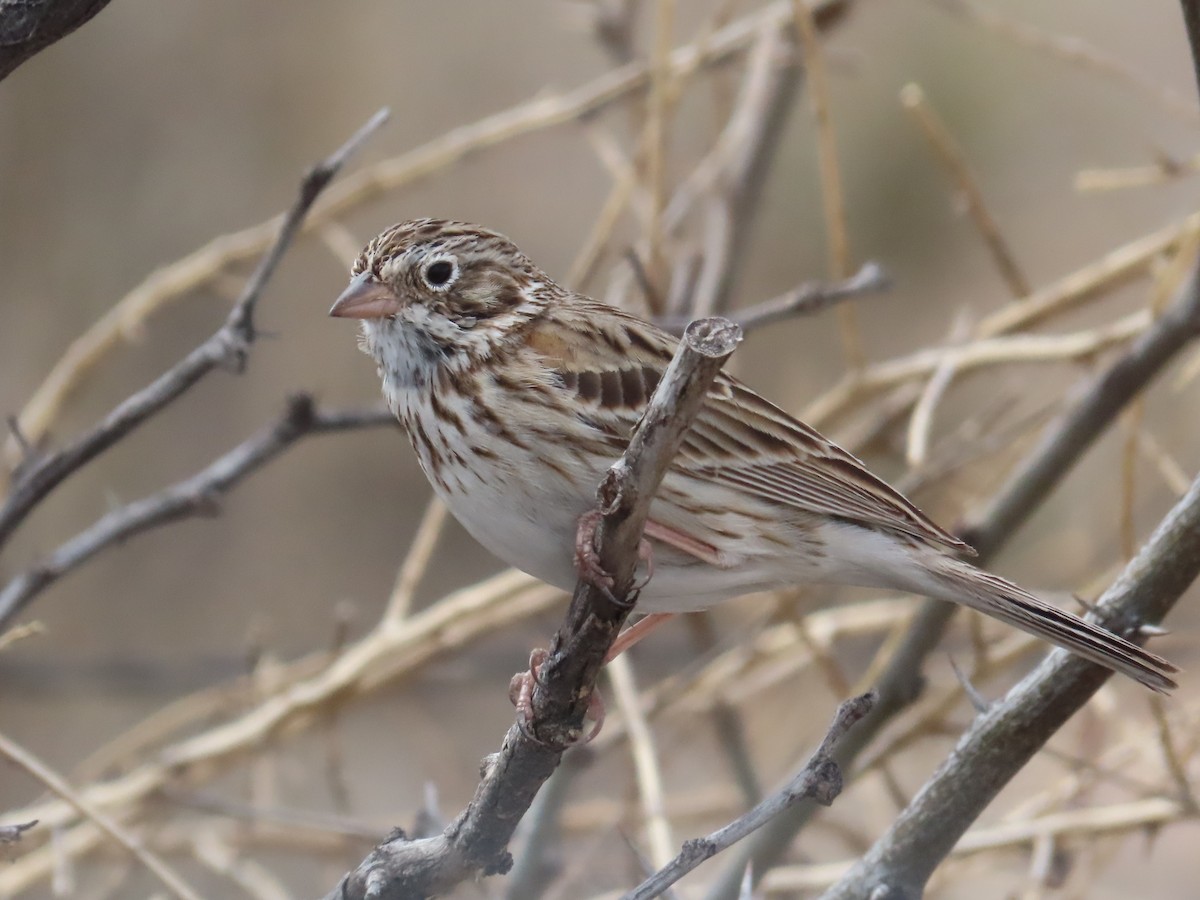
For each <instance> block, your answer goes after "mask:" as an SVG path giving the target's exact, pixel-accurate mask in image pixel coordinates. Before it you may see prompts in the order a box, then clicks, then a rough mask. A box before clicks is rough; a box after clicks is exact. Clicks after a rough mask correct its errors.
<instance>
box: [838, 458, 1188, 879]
mask: <svg viewBox="0 0 1200 900" xmlns="http://www.w3.org/2000/svg"><path fill="white" fill-rule="evenodd" d="M1198 575H1200V479H1197V480H1196V481H1195V483H1194V484H1193V485H1192V487H1191V489H1190V490H1189V491H1188V493H1187V495H1186V496H1185V497H1184V498H1183V499H1182V500H1181V501H1180V502H1179V503H1177V504H1176V505H1175V507H1174V508H1173V509H1172V510H1171V512H1170V513H1168V515H1167V517H1166V518H1165V519H1164V520H1163V521H1162V523H1161V524H1160V525H1159V527H1158V528H1157V529H1156V530H1155V533H1154V534H1153V536H1151V538H1150V540H1149V541H1147V542H1146V544H1145V546H1144V547H1143V548H1142V549H1141V551H1140V552H1139V553H1138V555H1137V556H1136V557H1135V558H1134V559H1133V561H1132V562H1130V564H1129V565H1128V566H1127V567H1126V568H1125V571H1124V572H1123V573H1122V574H1121V577H1120V578H1118V579H1117V581H1116V582H1115V583H1114V584H1113V585H1112V587H1110V588H1109V589H1108V590H1107V591H1105V593H1104V596H1103V598H1101V600H1100V602H1099V603H1098V604H1097V606H1096V609H1097V612H1099V614H1100V620H1101V621H1102V622H1103V623H1104V625H1105V627H1107V628H1110V629H1112V630H1114V631H1116V632H1117V633H1118V634H1121V633H1128V632H1130V631H1131V630H1134V629H1136V628H1137V626H1138V625H1140V624H1141V623H1143V622H1159V621H1161V620H1162V618H1163V616H1164V615H1166V613H1167V612H1168V611H1169V610H1170V609H1171V608H1172V607H1173V606H1174V605H1175V603H1176V602H1177V601H1178V600H1179V597H1180V596H1181V595H1182V594H1183V592H1184V591H1185V590H1187V588H1188V587H1189V586H1190V585H1191V583H1192V582H1193V581H1194V580H1195V579H1196V577H1197V576H1198ZM1111 674H1112V673H1111V672H1109V671H1108V670H1106V669H1104V668H1102V667H1100V666H1097V665H1095V664H1094V663H1090V662H1087V661H1086V660H1083V659H1080V658H1079V657H1076V656H1072V655H1070V654H1069V653H1067V652H1066V651H1063V650H1054V651H1053V652H1051V654H1050V655H1049V656H1048V657H1046V659H1045V660H1044V661H1043V662H1042V664H1041V665H1039V666H1038V667H1037V669H1035V670H1034V671H1033V672H1032V673H1030V675H1029V676H1028V677H1027V678H1025V680H1024V681H1022V682H1021V683H1020V684H1018V685H1017V686H1016V687H1015V688H1013V690H1012V691H1010V692H1009V694H1008V695H1007V696H1006V697H1005V698H1004V699H1003V700H1002V701H999V702H997V703H994V704H993V705H992V706H991V707H990V708H989V709H988V711H987V712H986V713H984V714H983V715H981V716H979V717H978V718H977V719H976V720H975V723H974V724H973V725H972V726H971V728H970V730H969V731H968V732H967V733H966V735H964V736H963V738H962V740H960V741H959V743H958V746H957V747H956V748H955V749H954V752H953V753H952V754H951V755H950V757H949V758H948V759H947V760H946V762H945V763H943V765H942V766H941V767H940V768H939V769H938V771H937V772H936V773H935V774H934V775H933V777H932V778H931V779H930V780H929V781H928V782H927V783H926V784H925V786H924V787H923V788H922V789H921V791H920V792H918V794H917V796H916V797H914V798H913V801H912V802H911V803H910V804H909V805H908V807H907V808H906V809H905V810H904V811H903V812H902V813H901V814H900V816H899V817H898V818H897V819H896V820H895V821H894V822H893V823H892V825H891V827H890V828H889V829H888V831H887V832H886V833H885V834H884V835H883V836H882V837H881V838H880V839H879V840H878V841H877V842H876V843H875V845H874V846H873V847H872V848H871V850H870V851H869V852H868V853H867V854H866V855H865V856H864V857H863V858H862V859H861V860H860V861H859V862H858V863H857V864H855V866H854V867H853V868H852V869H851V870H850V871H849V872H848V873H847V874H846V875H845V877H844V878H842V879H841V880H840V881H839V882H838V883H837V884H836V885H834V887H833V888H832V889H831V890H830V891H829V892H827V893H826V894H825V895H824V896H825V898H826V900H858V898H861V897H872V898H879V900H890V898H895V900H902V898H914V900H915V898H919V897H921V896H922V894H923V890H924V885H925V882H926V881H927V880H928V878H929V876H930V874H932V872H933V870H934V868H936V866H937V865H938V864H939V863H940V862H941V861H942V859H943V858H944V857H945V856H946V855H947V854H948V853H949V852H950V850H951V848H953V846H954V844H955V842H957V841H958V839H959V838H960V837H961V836H962V834H963V833H964V832H965V831H966V830H967V828H968V827H969V826H970V824H971V823H972V822H973V821H975V819H976V818H977V817H978V815H979V814H980V813H981V812H982V811H983V809H984V808H985V807H986V806H987V804H988V803H990V802H991V800H992V798H993V797H995V795H996V794H997V793H999V791H1000V789H1001V788H1002V787H1003V786H1004V785H1005V784H1007V783H1008V781H1009V780H1010V779H1011V778H1012V777H1013V776H1014V775H1016V773H1017V772H1019V771H1020V770H1021V769H1022V768H1023V767H1024V765H1025V764H1026V763H1027V762H1028V761H1029V760H1030V758H1032V756H1033V755H1034V754H1035V753H1036V752H1037V751H1038V750H1039V749H1040V748H1041V746H1042V745H1043V744H1044V743H1045V742H1046V741H1047V740H1049V738H1050V737H1051V736H1052V735H1053V734H1054V733H1055V732H1056V731H1057V730H1058V729H1059V728H1060V727H1062V725H1063V724H1064V723H1065V722H1066V721H1067V720H1068V719H1069V718H1070V717H1071V716H1072V715H1074V713H1075V712H1076V711H1077V710H1078V709H1079V708H1080V707H1082V706H1083V705H1084V704H1085V703H1086V702H1087V701H1088V700H1089V699H1090V698H1091V696H1092V695H1093V694H1094V693H1095V692H1096V691H1097V690H1099V688H1100V686H1101V685H1103V684H1104V682H1105V681H1107V680H1108V678H1109V676H1110V675H1111Z"/></svg>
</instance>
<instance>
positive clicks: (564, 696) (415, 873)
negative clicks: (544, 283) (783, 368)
mask: <svg viewBox="0 0 1200 900" xmlns="http://www.w3.org/2000/svg"><path fill="white" fill-rule="evenodd" d="M740 339H741V330H740V329H739V328H738V327H737V326H736V325H734V324H733V323H732V322H728V321H726V320H724V319H702V320H700V321H698V322H695V323H693V325H692V326H691V327H689V329H688V330H687V332H686V333H685V334H684V338H683V341H682V342H681V343H680V345H679V349H678V350H677V352H676V354H675V358H674V359H673V360H672V361H671V365H670V368H668V369H667V372H666V374H665V375H664V376H663V379H662V382H661V383H660V384H659V385H658V388H657V389H656V390H655V392H654V396H653V397H652V398H651V399H650V403H649V405H648V406H647V408H646V413H645V415H644V416H643V417H642V420H641V421H640V422H639V423H638V426H637V428H636V429H635V430H634V433H633V437H632V438H631V439H630V443H629V447H628V449H627V450H626V451H625V453H624V454H623V455H622V457H621V459H620V460H618V461H617V462H616V463H615V464H614V465H613V466H612V468H610V469H609V471H608V474H607V476H606V477H605V479H604V482H603V483H602V484H601V486H600V490H599V491H598V497H599V500H600V508H601V512H602V513H603V519H602V520H601V523H600V525H599V527H598V528H597V530H596V551H597V553H598V554H599V557H600V564H601V566H602V567H603V568H604V570H605V571H607V572H609V573H610V574H611V575H612V576H613V580H614V588H613V590H612V591H611V592H609V591H605V590H603V589H601V588H597V587H595V586H593V585H592V584H590V583H589V582H586V581H582V580H581V581H580V582H579V584H578V585H577V586H576V588H575V594H574V596H573V597H572V598H571V605H570V608H569V609H568V611H567V615H566V618H565V620H564V622H563V624H562V626H561V627H560V628H559V630H558V632H557V633H556V634H555V635H554V640H553V641H552V643H551V647H550V654H549V658H548V659H547V660H546V662H545V663H544V664H543V666H542V668H541V671H540V675H539V678H538V684H537V686H536V687H535V689H534V691H533V697H532V708H533V715H532V717H531V718H530V720H529V721H528V722H526V723H524V724H523V725H521V724H514V725H513V726H512V727H511V728H509V730H508V734H506V735H505V737H504V744H503V746H502V747H501V748H500V751H499V753H496V754H494V755H492V756H490V757H488V758H487V759H486V760H485V762H484V775H483V779H482V781H481V782H480V784H479V786H478V788H477V789H476V791H475V796H474V798H473V799H472V800H471V803H470V804H469V805H468V806H467V808H466V809H465V810H464V811H463V812H462V814H460V815H459V816H458V818H457V819H456V820H455V821H454V822H453V823H452V824H451V825H450V826H449V827H448V828H447V829H446V830H445V831H444V832H443V833H442V834H440V835H437V836H436V837H432V838H425V839H423V840H417V841H409V840H406V839H405V838H404V837H402V836H401V837H396V838H394V839H392V840H389V841H387V842H385V843H383V844H381V845H380V846H378V847H376V848H375V850H374V851H372V853H371V854H370V855H369V856H368V857H367V858H366V859H365V860H363V862H362V863H361V864H360V865H359V866H358V868H357V869H355V870H354V871H353V872H350V873H348V874H347V875H346V876H345V877H344V878H343V879H342V881H341V883H340V884H339V885H338V887H337V888H335V889H334V890H333V891H332V892H331V893H330V894H329V895H328V898H327V900H362V898H366V897H370V898H372V900H389V898H395V900H400V898H408V897H424V896H429V895H432V894H437V893H441V892H443V891H445V890H448V889H449V888H450V887H452V886H453V885H455V884H458V883H460V882H462V881H463V880H466V879H469V878H475V877H478V876H479V875H490V874H497V873H504V872H507V871H508V870H509V868H510V867H511V866H512V857H511V856H510V855H509V852H508V843H509V841H510V840H511V838H512V835H513V831H514V830H515V829H516V827H517V824H518V823H519V822H520V821H521V817H522V816H524V815H525V813H526V811H527V810H528V809H529V807H530V805H531V804H532V803H533V799H534V797H535V796H536V795H537V792H538V790H539V789H540V788H541V786H542V785H543V784H544V783H545V781H546V780H547V779H548V778H549V777H550V775H551V774H552V773H553V772H554V770H555V768H556V767H557V766H558V764H559V762H560V761H561V760H562V756H563V753H564V751H565V750H566V749H567V748H568V747H570V746H571V744H572V743H573V742H574V741H576V740H577V739H578V738H579V736H580V734H581V733H582V728H583V721H584V716H585V714H586V712H587V707H588V700H589V698H590V697H591V695H592V692H593V691H594V690H595V683H596V676H597V675H598V674H599V672H600V668H601V666H602V665H603V662H604V657H605V655H606V654H607V653H608V648H609V647H610V646H611V645H612V642H613V640H614V639H615V638H616V636H617V634H618V632H619V631H620V629H621V626H622V625H623V624H624V622H625V619H626V617H627V616H628V615H629V613H630V611H631V610H632V608H633V603H634V602H635V601H636V591H635V590H634V587H633V584H634V572H635V568H636V565H637V559H638V546H639V544H640V542H641V538H642V529H643V527H644V525H645V522H646V515H647V513H648V511H649V506H650V501H651V499H652V498H653V496H654V493H655V492H656V491H657V489H658V485H659V482H660V481H661V480H662V477H663V475H664V473H665V472H666V470H667V467H668V466H669V465H670V463H671V460H672V459H673V458H674V455H675V452H676V450H678V448H679V444H680V442H681V441H682V440H683V435H684V433H685V432H686V431H687V429H688V427H689V426H690V425H691V422H692V419H693V418H694V417H695V415H696V413H697V412H698V411H699V409H700V406H701V404H702V403H703V400H704V397H705V395H706V393H707V392H708V388H709V385H710V384H711V383H712V380H713V378H714V377H716V374H717V372H718V371H719V370H720V367H721V365H722V364H723V363H724V362H725V360H726V359H727V358H728V357H729V355H730V354H731V353H732V352H733V350H734V348H735V347H736V346H737V343H738V341H739V340H740Z"/></svg>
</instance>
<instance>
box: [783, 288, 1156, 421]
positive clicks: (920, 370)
mask: <svg viewBox="0 0 1200 900" xmlns="http://www.w3.org/2000/svg"><path fill="white" fill-rule="evenodd" d="M1152 322H1153V317H1152V316H1151V315H1150V312H1149V311H1148V310H1140V311H1138V312H1134V313H1130V314H1129V315H1127V316H1123V317H1121V318H1120V319H1117V320H1116V321H1115V322H1109V323H1107V324H1105V325H1101V326H1099V327H1097V328H1088V329H1084V330H1082V331H1076V332H1071V333H1068V334H1013V335H1005V336H1002V337H994V338H980V339H977V340H973V341H971V342H970V343H967V344H962V345H951V346H948V347H934V348H932V349H924V350H918V351H917V352H915V353H911V354H909V355H908V356H901V357H899V358H897V359H889V360H884V361H882V362H878V363H873V364H872V365H870V366H867V368H866V369H864V370H863V371H862V372H859V373H857V374H852V375H851V376H849V377H847V378H845V379H843V380H842V382H841V384H840V385H839V386H838V387H835V388H834V389H833V390H831V391H829V392H827V393H826V394H825V395H824V396H823V397H820V398H818V400H817V401H816V402H815V403H813V404H811V405H810V406H809V407H808V408H807V409H806V410H805V411H804V414H803V416H802V418H803V419H804V421H805V422H807V423H808V424H810V425H812V426H813V427H814V428H820V427H828V424H829V422H830V421H831V420H832V418H833V417H834V416H835V415H836V414H838V413H839V412H842V411H844V409H845V408H846V406H847V405H848V403H849V401H850V399H851V398H852V397H853V396H854V395H856V394H857V395H862V394H863V393H864V392H870V391H878V390H880V389H882V388H887V387H892V386H905V383H906V382H909V381H912V380H913V379H915V378H921V377H923V376H930V375H933V374H934V373H936V372H937V370H938V369H939V368H941V367H942V366H943V365H944V364H945V363H946V361H947V360H949V359H953V360H954V366H955V370H956V371H957V372H959V373H961V372H965V371H968V370H970V369H973V368H978V367H982V366H994V365H1008V364H1012V363H1031V362H1054V361H1066V360H1075V359H1088V358H1090V357H1094V356H1095V355H1096V354H1098V353H1100V352H1101V351H1102V350H1106V349H1108V348H1109V347H1112V346H1113V345H1114V344H1122V343H1125V342H1126V341H1128V340H1130V339H1131V338H1134V337H1137V336H1138V335H1141V334H1144V333H1145V332H1146V330H1147V329H1148V328H1149V327H1150V326H1151V324H1152ZM899 399H900V400H901V401H902V402H901V403H899V404H897V406H896V407H895V408H894V409H891V410H889V413H890V414H891V415H899V414H900V413H902V412H903V411H904V409H906V408H907V407H908V406H910V405H911V404H912V403H914V402H916V400H917V399H918V395H917V394H916V393H914V395H913V396H912V397H900V398H899Z"/></svg>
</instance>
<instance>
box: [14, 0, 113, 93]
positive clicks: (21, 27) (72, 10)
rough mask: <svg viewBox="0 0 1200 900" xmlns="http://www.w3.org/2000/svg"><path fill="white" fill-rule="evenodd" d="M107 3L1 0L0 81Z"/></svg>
mask: <svg viewBox="0 0 1200 900" xmlns="http://www.w3.org/2000/svg"><path fill="white" fill-rule="evenodd" d="M108 4H109V0H0V81H3V80H4V79H5V78H7V77H8V76H9V75H10V74H12V72H13V71H14V70H15V69H16V68H17V66H19V65H21V63H23V62H25V61H26V60H27V59H29V58H31V57H33V56H35V55H37V54H38V53H40V52H41V51H43V50H45V49H46V48H47V47H49V46H50V45H51V44H53V43H56V42H57V41H60V40H62V39H63V38H65V37H66V36H67V35H68V34H70V33H71V32H72V31H74V30H75V29H76V28H79V27H80V26H82V25H85V24H87V22H88V21H89V20H91V18H92V17H93V16H94V15H96V13H98V12H100V10H102V9H104V7H106V6H108Z"/></svg>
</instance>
